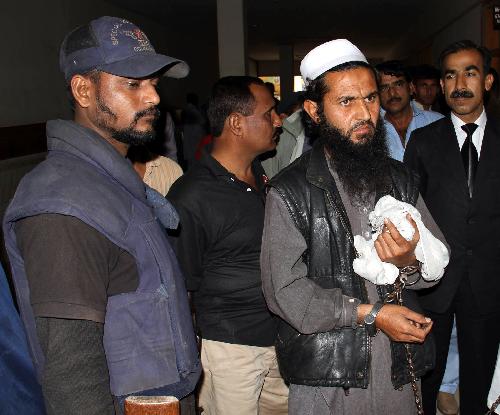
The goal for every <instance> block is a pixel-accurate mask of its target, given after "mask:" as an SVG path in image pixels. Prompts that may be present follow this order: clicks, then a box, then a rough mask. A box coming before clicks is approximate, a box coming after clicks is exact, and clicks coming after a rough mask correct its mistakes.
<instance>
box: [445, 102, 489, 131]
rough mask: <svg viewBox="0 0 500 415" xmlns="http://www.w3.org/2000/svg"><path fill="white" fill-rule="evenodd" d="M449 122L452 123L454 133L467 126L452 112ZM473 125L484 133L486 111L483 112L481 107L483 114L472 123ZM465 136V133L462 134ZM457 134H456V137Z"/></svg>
mask: <svg viewBox="0 0 500 415" xmlns="http://www.w3.org/2000/svg"><path fill="white" fill-rule="evenodd" d="M451 122H452V123H453V127H455V131H457V132H460V131H463V130H462V125H465V124H467V123H466V122H464V121H462V120H461V119H460V118H458V117H457V116H456V115H455V114H453V112H452V113H451ZM474 124H477V127H478V129H481V130H483V131H484V128H485V127H486V111H485V110H484V107H483V112H482V113H481V115H480V116H479V118H478V119H477V120H475V121H474ZM464 134H465V132H464ZM458 135H459V134H457V136H458Z"/></svg>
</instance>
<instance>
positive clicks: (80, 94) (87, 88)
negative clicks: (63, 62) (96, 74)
mask: <svg viewBox="0 0 500 415" xmlns="http://www.w3.org/2000/svg"><path fill="white" fill-rule="evenodd" d="M70 87H71V93H72V94H73V97H74V98H75V101H76V103H77V104H78V105H79V106H80V107H82V108H87V107H88V106H89V105H90V103H91V102H92V100H91V95H92V93H93V88H94V84H93V83H92V81H91V80H90V79H89V78H87V77H85V76H82V75H75V76H73V78H71V83H70Z"/></svg>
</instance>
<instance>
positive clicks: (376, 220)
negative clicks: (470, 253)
mask: <svg viewBox="0 0 500 415" xmlns="http://www.w3.org/2000/svg"><path fill="white" fill-rule="evenodd" d="M407 213H409V214H410V215H411V217H412V218H413V220H414V221H415V223H416V224H417V228H418V232H419V233H420V239H419V241H418V243H417V247H416V248H415V256H416V257H417V260H418V261H420V262H421V263H422V269H421V275H422V278H424V280H426V281H436V280H438V279H439V278H441V277H442V276H443V273H444V269H445V267H446V265H448V261H449V259H450V256H449V253H448V250H447V249H446V246H445V245H444V244H443V243H442V242H441V241H440V240H439V239H437V238H436V237H435V236H434V235H432V234H431V232H430V231H429V230H428V229H427V228H426V227H425V225H424V224H423V222H422V219H421V216H420V212H419V211H418V210H417V209H416V208H415V207H414V206H412V205H410V204H408V203H405V202H401V201H399V200H396V199H394V198H393V197H392V196H383V197H381V198H380V199H379V201H378V202H377V204H376V205H375V209H374V210H373V211H372V212H370V215H369V221H370V226H371V227H372V229H373V231H374V233H373V234H372V238H371V239H370V240H366V239H365V238H363V237H362V236H361V235H356V236H354V247H355V248H356V251H357V252H358V258H356V259H355V260H354V262H353V267H354V272H356V274H358V275H360V276H361V277H363V278H365V279H367V280H368V281H371V282H372V283H374V284H377V285H384V284H393V283H394V281H395V280H396V278H397V277H398V275H399V270H398V268H397V267H396V266H395V265H393V264H389V263H388V262H382V261H381V260H380V258H379V256H378V254H377V251H376V249H375V246H374V242H375V240H376V239H377V238H378V236H379V235H380V233H381V232H382V230H383V227H384V219H385V218H387V219H389V220H390V221H391V222H392V223H393V224H394V226H396V228H397V229H398V231H399V233H400V234H401V236H403V237H404V238H405V239H406V240H408V241H410V240H411V239H412V238H413V234H414V232H415V230H414V229H413V226H412V225H411V224H410V222H409V221H408V219H407V218H406V214H407Z"/></svg>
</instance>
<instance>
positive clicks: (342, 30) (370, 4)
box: [108, 0, 480, 61]
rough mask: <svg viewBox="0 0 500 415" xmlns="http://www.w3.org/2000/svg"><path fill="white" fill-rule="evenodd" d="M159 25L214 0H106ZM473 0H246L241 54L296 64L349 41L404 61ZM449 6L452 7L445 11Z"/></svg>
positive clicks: (199, 12) (199, 14) (201, 10)
mask: <svg viewBox="0 0 500 415" xmlns="http://www.w3.org/2000/svg"><path fill="white" fill-rule="evenodd" d="M108 1H109V2H111V3H114V4H116V5H119V6H121V7H124V8H126V9H129V10H131V11H134V12H136V13H140V14H143V15H146V16H147V17H149V18H152V19H154V20H156V21H158V22H159V23H162V24H165V22H169V21H171V19H172V16H175V18H176V20H178V19H185V20H186V21H187V22H189V19H192V18H193V19H194V18H196V20H198V21H199V19H200V18H201V19H203V18H204V16H206V18H207V19H208V18H210V19H213V16H215V15H216V14H215V10H216V0H141V1H140V2H138V1H137V0H108ZM479 2H480V1H479V0H461V1H457V0H454V2H453V3H452V2H451V0H346V1H338V0H309V1H307V0H246V7H247V41H248V44H247V51H248V55H249V57H251V58H252V59H255V60H257V61H263V60H278V59H279V45H282V44H286V45H290V44H291V45H293V47H294V54H295V59H296V60H300V59H302V58H303V57H304V55H305V54H306V53H307V51H309V50H310V49H311V48H312V47H314V46H316V45H318V44H319V43H322V42H324V41H327V40H331V39H335V38H344V37H346V38H349V40H351V41H353V43H355V44H356V45H357V46H359V47H360V49H361V50H362V51H363V52H364V53H365V54H366V55H367V57H368V58H370V59H371V60H372V61H378V60H383V59H390V58H406V57H407V56H401V55H402V54H404V53H408V54H410V53H412V51H415V50H418V48H419V47H420V45H422V44H424V43H425V42H426V40H428V39H429V37H431V36H432V35H433V33H434V32H435V31H436V30H439V27H440V26H439V25H440V24H441V25H442V23H440V22H442V21H444V22H446V21H449V20H450V19H452V18H453V17H454V16H456V15H458V14H459V13H460V12H462V11H463V10H460V8H462V9H464V8H466V7H468V6H470V5H474V4H477V3H479ZM450 4H453V5H454V7H450Z"/></svg>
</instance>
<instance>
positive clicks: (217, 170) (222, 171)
mask: <svg viewBox="0 0 500 415" xmlns="http://www.w3.org/2000/svg"><path fill="white" fill-rule="evenodd" d="M200 164H202V165H203V166H205V167H206V168H207V169H208V170H209V171H210V172H211V173H212V174H213V175H214V176H217V177H225V178H228V179H234V180H237V177H236V176H235V175H234V174H233V173H231V172H229V171H228V170H227V169H226V168H225V167H224V166H223V165H222V164H220V163H219V162H218V161H217V160H216V159H215V158H214V157H212V155H211V154H210V153H208V152H206V151H204V152H203V153H202V156H201V159H200ZM252 171H253V173H254V176H255V178H256V181H257V185H258V186H259V188H261V187H262V186H263V185H264V184H265V182H266V180H267V177H264V176H265V173H264V169H263V168H262V166H261V164H260V162H259V160H258V159H257V158H256V159H255V160H254V161H253V162H252Z"/></svg>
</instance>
